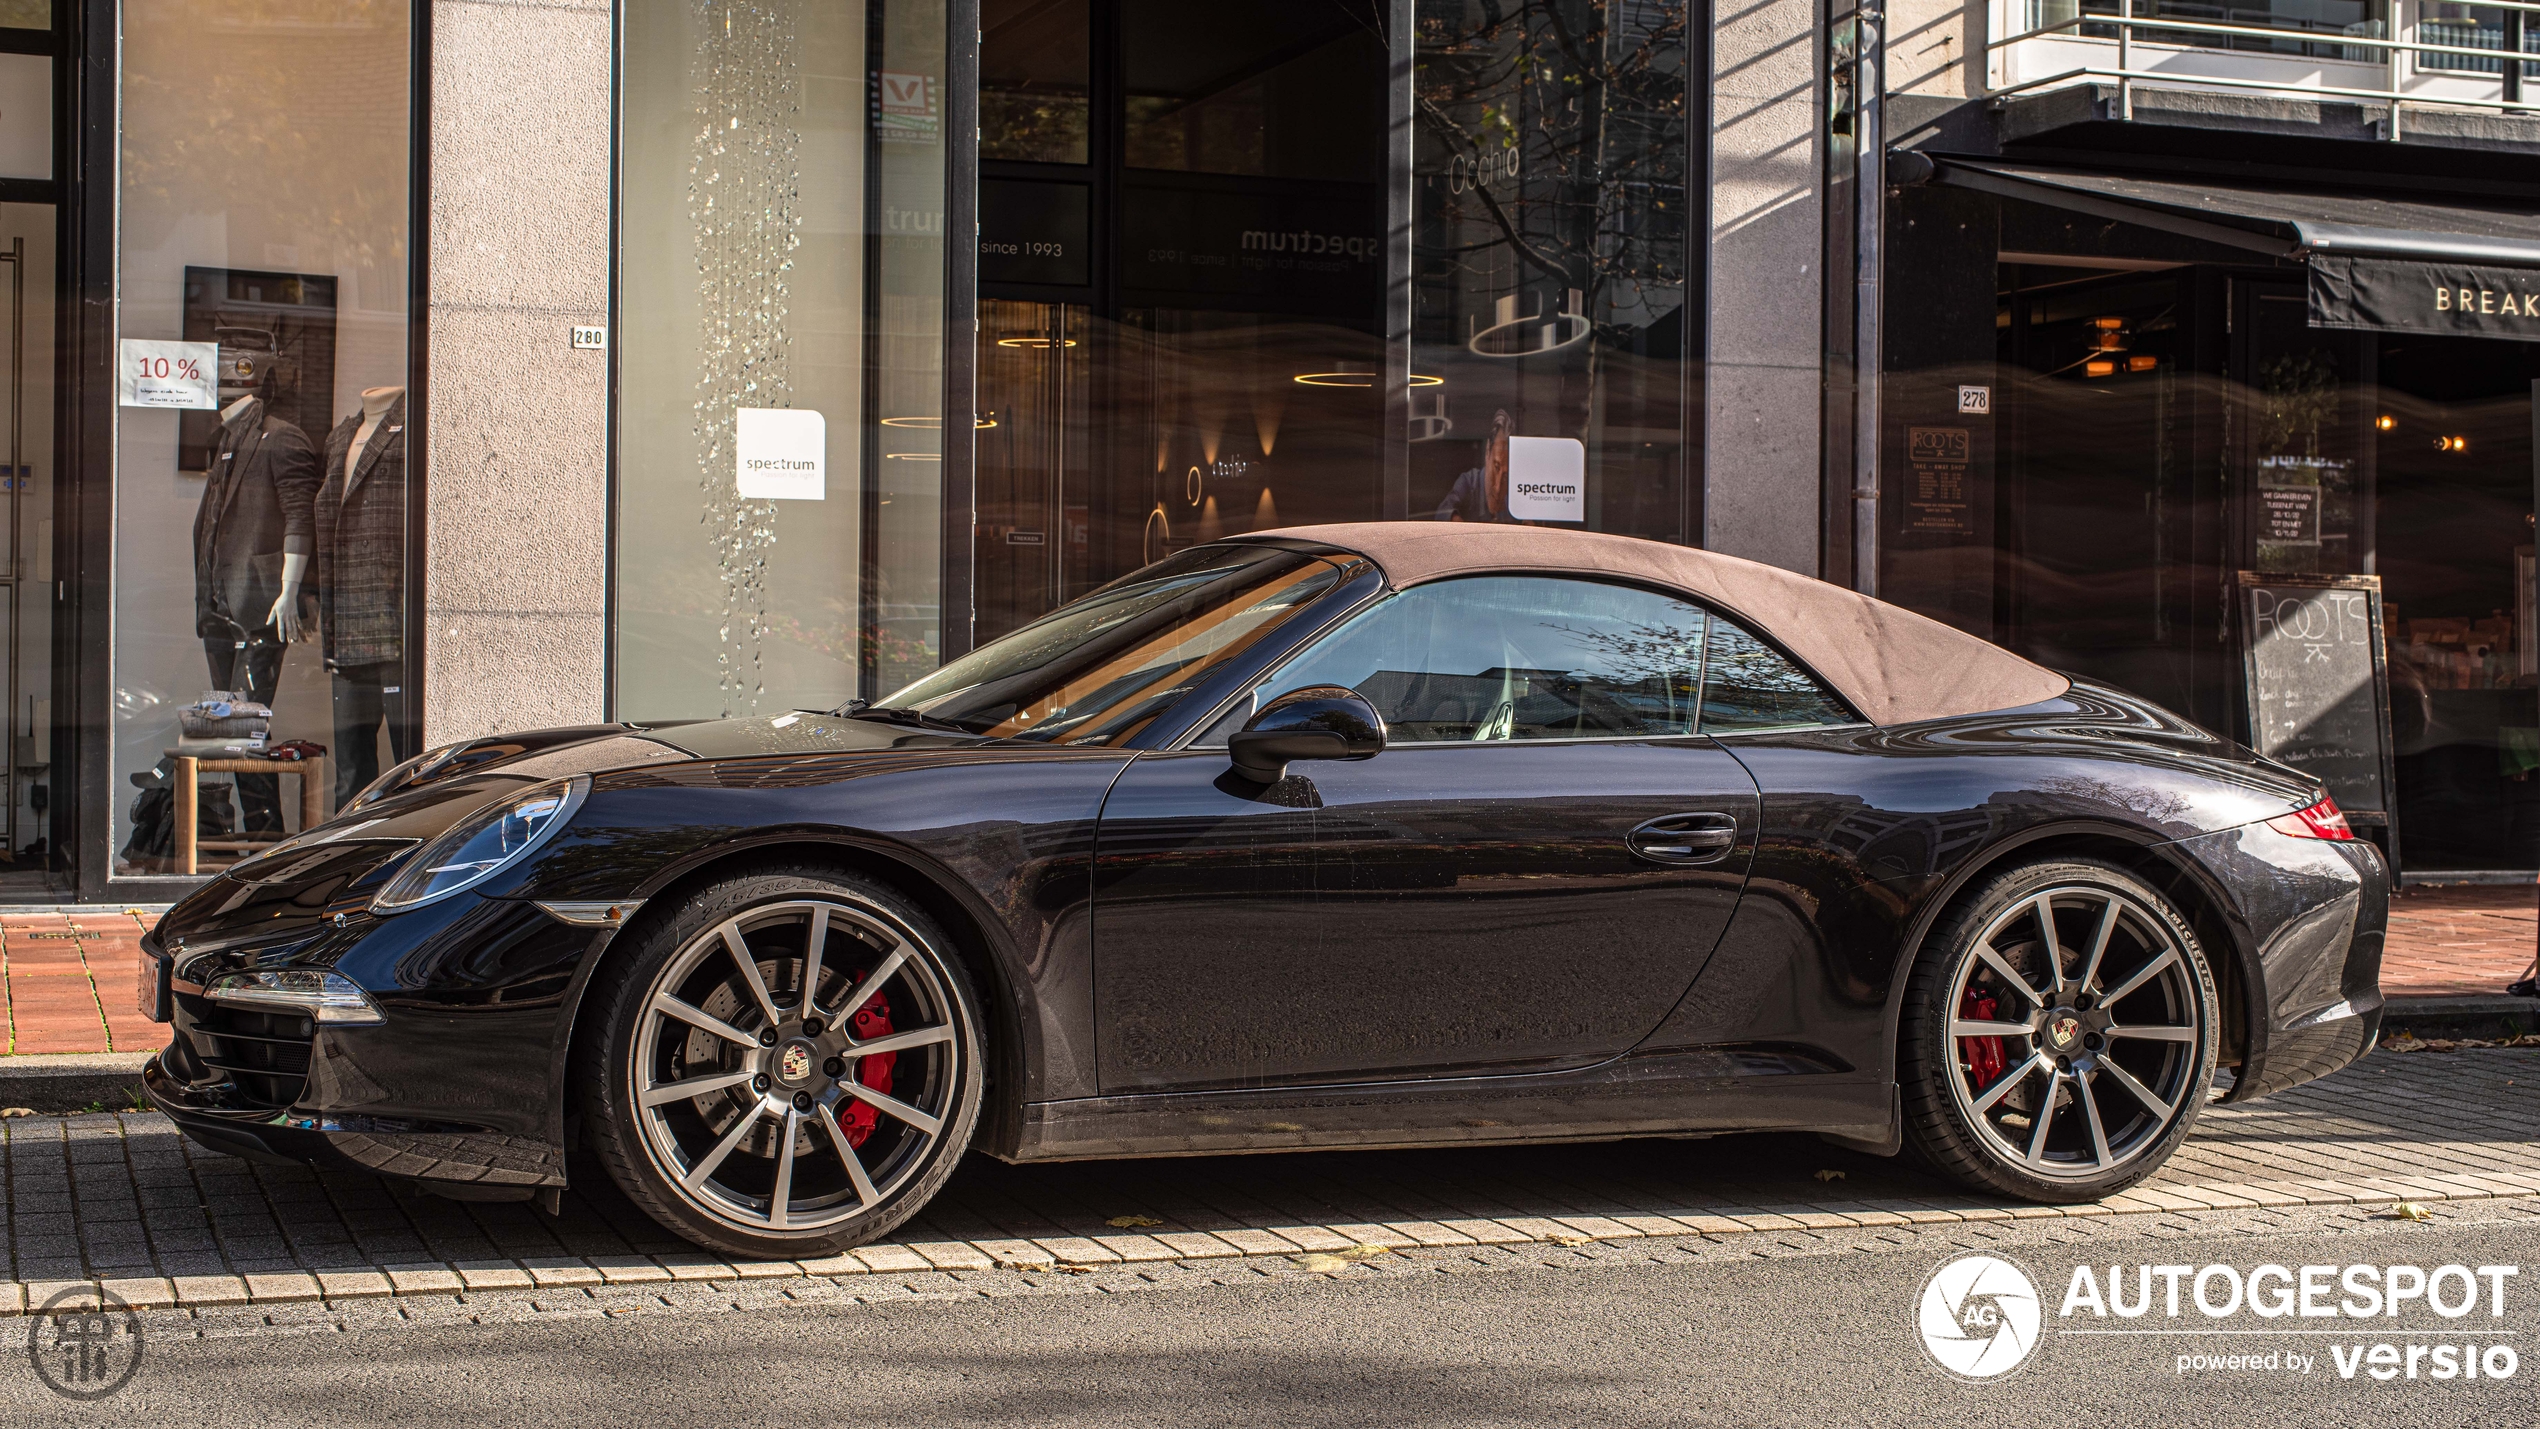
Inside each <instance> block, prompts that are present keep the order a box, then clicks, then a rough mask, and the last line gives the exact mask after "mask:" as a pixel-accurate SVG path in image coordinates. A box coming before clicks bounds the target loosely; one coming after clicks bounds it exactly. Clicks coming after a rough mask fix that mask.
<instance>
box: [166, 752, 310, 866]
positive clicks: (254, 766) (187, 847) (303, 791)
mask: <svg viewBox="0 0 2540 1429" xmlns="http://www.w3.org/2000/svg"><path fill="white" fill-rule="evenodd" d="M168 753H169V754H171V755H173V756H174V757H175V759H176V871H177V872H178V873H180V874H182V875H184V876H185V877H187V878H192V877H194V876H195V875H197V874H199V873H201V872H202V869H201V868H200V867H198V866H197V865H198V864H199V863H200V861H201V857H202V853H203V852H204V851H205V850H209V851H212V852H217V853H236V854H238V855H240V856H241V857H244V856H245V855H247V854H251V853H253V852H255V851H256V850H258V849H261V848H270V847H272V846H273V845H274V844H277V843H279V842H281V841H282V835H280V834H276V835H274V836H273V837H271V838H262V839H253V838H226V839H205V838H202V837H200V835H199V833H198V831H197V829H196V827H195V823H196V820H197V819H198V818H199V816H200V815H201V812H202V809H201V784H202V778H203V776H204V775H206V774H297V775H299V776H300V827H301V828H302V829H313V828H316V827H317V826H318V825H319V824H322V823H324V822H326V760H325V759H324V758H322V757H321V758H315V759H297V760H292V759H198V758H196V757H195V756H193V755H190V754H177V753H176V751H175V750H169V751H168ZM233 861H235V860H233Z"/></svg>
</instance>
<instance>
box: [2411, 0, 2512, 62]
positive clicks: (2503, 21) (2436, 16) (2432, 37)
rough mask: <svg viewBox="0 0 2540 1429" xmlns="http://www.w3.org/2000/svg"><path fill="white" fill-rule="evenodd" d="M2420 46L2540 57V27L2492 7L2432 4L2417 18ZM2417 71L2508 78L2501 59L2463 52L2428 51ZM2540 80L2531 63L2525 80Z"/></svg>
mask: <svg viewBox="0 0 2540 1429" xmlns="http://www.w3.org/2000/svg"><path fill="white" fill-rule="evenodd" d="M2417 42H2418V43H2419V44H2426V45H2459V46H2462V47H2463V50H2492V51H2499V52H2501V53H2512V52H2514V51H2517V50H2518V51H2520V52H2522V53H2523V54H2540V26H2535V25H2533V24H2531V22H2530V17H2529V15H2528V14H2527V13H2526V12H2522V11H2516V10H2506V9H2501V8H2498V7H2496V6H2491V5H2454V4H2446V3H2441V0H2426V4H2425V5H2424V7H2423V8H2422V9H2420V10H2419V11H2418V12H2417ZM2416 67H2417V68H2418V69H2421V70H2439V71H2443V72H2446V73H2450V74H2492V75H2499V76H2501V75H2502V74H2504V72H2505V61H2504V60H2503V58H2502V57H2501V54H2468V53H2463V52H2462V50H2450V51H2447V50H2425V51H2420V52H2419V53H2418V55H2417V56H2416ZM2534 74H2540V68H2535V67H2534V66H2533V65H2531V64H2529V63H2526V64H2524V65H2523V66H2522V75H2521V77H2522V78H2524V79H2529V78H2531V77H2532V76H2533V75H2534Z"/></svg>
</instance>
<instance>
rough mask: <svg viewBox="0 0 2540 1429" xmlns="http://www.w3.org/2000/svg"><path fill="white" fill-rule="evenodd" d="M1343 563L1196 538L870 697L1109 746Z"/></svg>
mask: <svg viewBox="0 0 2540 1429" xmlns="http://www.w3.org/2000/svg"><path fill="white" fill-rule="evenodd" d="M1345 573H1346V568H1345V567H1344V566H1342V565H1341V564H1339V563H1337V562H1334V561H1330V560H1325V559H1323V558H1321V557H1318V556H1307V555H1302V554H1299V553H1297V552H1294V551H1281V550H1272V549H1269V548H1267V547H1261V546H1201V547H1196V548H1194V549H1192V550H1189V551H1185V552H1183V553H1182V554H1180V555H1178V556H1174V557H1171V558H1169V559H1167V560H1163V561H1158V562H1157V563H1155V564H1154V565H1152V566H1149V567H1147V568H1146V569H1144V570H1142V571H1137V572H1134V573H1132V574H1130V575H1128V576H1124V577H1122V578H1121V579H1119V580H1117V581H1114V582H1112V583H1111V584H1110V585H1107V586H1105V587H1103V588H1102V589H1101V590H1098V591H1095V592H1094V593H1092V594H1091V595H1088V596H1086V597H1084V598H1083V599H1081V600H1078V601H1075V602H1073V603H1071V604H1068V605H1064V606H1061V607H1059V608H1058V609H1057V610H1054V611H1052V612H1050V613H1049V614H1048V615H1047V616H1044V617H1043V618H1041V619H1039V620H1036V621H1034V622H1033V623H1031V624H1030V625H1027V626H1025V627H1023V628H1022V629H1020V630H1018V631H1015V632H1014V633H1013V634H1011V635H1008V636H1006V637H1005V638H1004V639H1002V640H998V641H994V642H992V643H990V644H988V645H985V646H982V647H981V648H979V649H978V650H975V651H973V652H971V653H970V654H968V655H965V656H963V657H962V658H961V659H958V660H955V661H954V662H952V663H951V664H949V665H946V666H945V667H944V668H942V669H940V670H938V671H936V672H935V673H934V674H932V675H929V676H927V677H926V678H925V679H922V680H920V681H918V682H917V683H915V684H913V685H910V686H909V687H908V688H906V689H904V690H901V691H899V692H898V693H897V694H894V695H890V696H888V697H886V698H885V699H883V700H881V701H880V702H879V703H881V704H882V705H884V706H887V707H892V708H911V709H916V710H919V711H922V712H923V713H925V714H926V715H927V716H929V717H930V718H934V719H939V720H945V721H948V722H950V723H953V724H957V725H960V726H961V727H963V728H964V729H968V730H970V731H972V732H973V733H976V734H985V735H993V736H997V737H1000V738H1006V739H1032V740H1043V741H1047V742H1050V743H1054V744H1114V743H1118V742H1119V741H1121V740H1123V739H1126V738H1128V737H1129V736H1130V735H1132V734H1135V733H1136V732H1137V731H1138V730H1140V729H1143V728H1144V727H1145V726H1146V725H1147V723H1148V722H1149V721H1151V720H1153V719H1154V718H1155V717H1156V716H1157V715H1159V714H1162V713H1163V712H1164V711H1165V710H1167V709H1169V708H1171V707H1172V705H1173V703H1174V702H1175V701H1176V700H1179V699H1180V698H1181V697H1182V696H1183V695H1184V694H1185V693H1187V692H1188V691H1189V690H1190V687H1191V685H1192V684H1193V683H1195V682H1196V681H1197V680H1198V679H1199V678H1200V677H1201V676H1202V675H1204V674H1206V673H1207V672H1208V671H1210V670H1211V669H1213V668H1215V667H1216V666H1217V665H1218V664H1219V663H1220V662H1222V661H1225V660H1227V659H1230V658H1232V657H1233V656H1235V655H1237V654H1239V653H1241V652H1242V651H1244V650H1245V649H1247V648H1249V647H1250V646H1251V645H1252V643H1253V642H1254V641H1256V640H1258V639H1260V638H1261V637H1262V636H1263V635H1265V634H1267V633H1269V632H1270V631H1271V630H1273V629H1276V628H1277V627H1278V625H1279V624H1280V622H1282V621H1284V620H1286V619H1287V618H1288V617H1289V616H1290V615H1292V614H1294V613H1295V612H1296V611H1297V610H1298V609H1300V608H1302V607H1303V606H1305V605H1307V604H1310V603H1311V602H1312V601H1313V600H1314V599H1315V598H1316V597H1318V596H1320V595H1322V594H1323V593H1324V592H1325V591H1327V590H1330V589H1331V588H1332V587H1333V586H1334V585H1335V584H1337V583H1338V582H1339V580H1340V578H1341V577H1342V575H1343V574H1345Z"/></svg>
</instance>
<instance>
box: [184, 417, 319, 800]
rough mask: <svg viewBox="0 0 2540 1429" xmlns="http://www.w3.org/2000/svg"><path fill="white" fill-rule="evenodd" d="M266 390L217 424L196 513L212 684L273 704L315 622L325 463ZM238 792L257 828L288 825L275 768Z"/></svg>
mask: <svg viewBox="0 0 2540 1429" xmlns="http://www.w3.org/2000/svg"><path fill="white" fill-rule="evenodd" d="M270 380H271V379H270V377H268V378H267V381H268V382H270ZM266 395H267V393H266V390H264V389H261V388H260V389H259V390H257V391H252V392H248V393H246V394H244V395H242V396H240V397H239V398H238V399H237V400H236V401H234V402H232V403H231V404H230V405H229V406H228V407H226V408H224V409H222V412H221V424H220V427H219V429H218V430H217V431H215V432H214V433H213V434H212V443H211V450H210V453H209V455H210V460H209V462H208V463H207V471H206V473H205V482H204V486H203V501H202V505H201V506H200V507H199V508H198V509H197V510H196V511H195V514H194V629H195V633H196V634H197V635H199V636H200V637H202V641H203V657H204V663H205V664H206V665H207V666H208V667H209V669H210V674H211V685H212V688H213V689H217V690H239V691H243V692H245V693H246V695H247V697H248V698H249V699H251V700H254V701H256V702H258V703H260V704H266V705H270V704H272V703H273V699H274V694H275V691H276V687H277V686H278V685H279V684H280V682H281V679H282V654H283V651H284V649H285V648H286V647H287V645H288V644H289V642H290V641H292V640H293V639H296V638H298V637H299V636H300V635H301V634H302V633H303V632H304V631H305V629H306V623H305V621H304V620H303V619H302V616H301V611H300V600H301V594H302V589H303V587H304V585H305V584H306V582H307V579H308V575H309V568H310V559H311V557H312V556H313V555H314V554H315V553H316V550H317V530H316V527H317V522H316V511H315V504H316V497H317V489H318V482H319V478H320V476H321V471H320V468H319V465H318V456H317V452H316V451H315V450H313V449H312V448H311V447H310V445H309V439H308V436H307V435H306V434H305V433H303V432H302V431H301V430H300V429H299V428H298V427H296V426H294V425H292V424H291V423H290V422H288V421H285V420H284V419H282V418H281V417H278V416H276V415H274V412H273V409H272V407H271V405H270V404H269V403H268V401H267V400H266ZM251 622H252V623H251ZM238 801H239V805H240V813H241V814H242V815H243V816H244V818H243V823H244V828H245V830H246V831H247V832H249V833H258V834H272V835H280V834H281V833H282V832H283V822H282V801H281V788H280V781H279V780H277V779H275V778H274V777H273V776H272V775H270V774H246V775H241V776H239V778H238Z"/></svg>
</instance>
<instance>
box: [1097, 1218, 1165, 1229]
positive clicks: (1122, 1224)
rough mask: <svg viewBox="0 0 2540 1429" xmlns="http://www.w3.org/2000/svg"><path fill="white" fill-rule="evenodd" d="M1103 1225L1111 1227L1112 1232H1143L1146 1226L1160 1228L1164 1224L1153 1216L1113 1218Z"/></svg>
mask: <svg viewBox="0 0 2540 1429" xmlns="http://www.w3.org/2000/svg"><path fill="white" fill-rule="evenodd" d="M1103 1224H1104V1225H1107V1226H1109V1227H1111V1228H1112V1229H1113V1230H1122V1231H1129V1230H1144V1229H1145V1228H1147V1227H1148V1226H1160V1225H1162V1224H1164V1222H1162V1221H1159V1220H1157V1219H1156V1218H1155V1217H1153V1216H1113V1217H1112V1218H1111V1219H1110V1220H1107V1221H1105V1222H1103Z"/></svg>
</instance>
